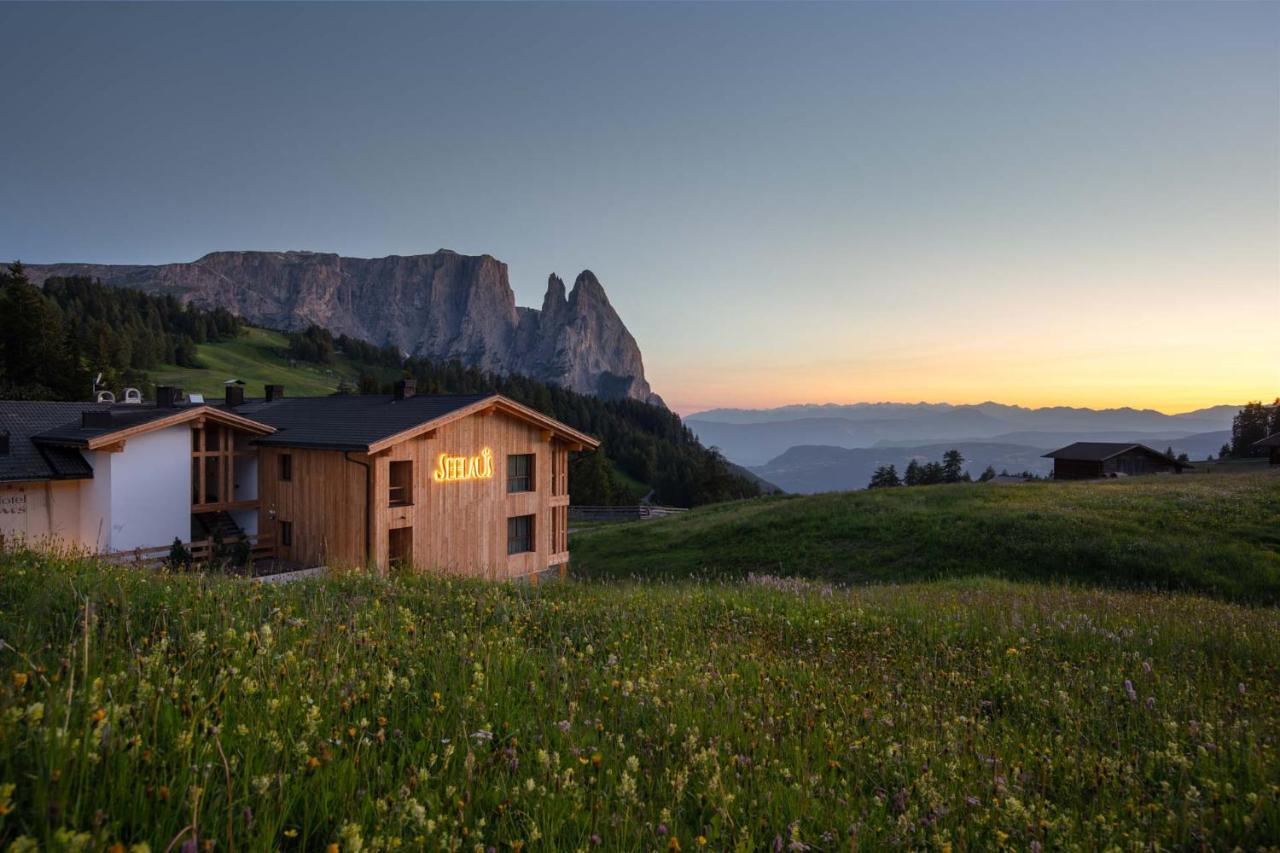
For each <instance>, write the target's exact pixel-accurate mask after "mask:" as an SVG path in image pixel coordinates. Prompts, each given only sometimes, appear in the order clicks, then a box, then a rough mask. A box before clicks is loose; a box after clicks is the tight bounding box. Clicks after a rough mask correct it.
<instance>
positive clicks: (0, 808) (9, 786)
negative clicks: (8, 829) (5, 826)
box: [0, 782, 17, 817]
mask: <svg viewBox="0 0 1280 853" xmlns="http://www.w3.org/2000/svg"><path fill="white" fill-rule="evenodd" d="M16 788H17V785H14V784H13V783H12V782H8V783H6V784H4V785H0V817H2V816H4V815H7V814H8V813H9V812H11V811H13V792H14V790H15V789H16Z"/></svg>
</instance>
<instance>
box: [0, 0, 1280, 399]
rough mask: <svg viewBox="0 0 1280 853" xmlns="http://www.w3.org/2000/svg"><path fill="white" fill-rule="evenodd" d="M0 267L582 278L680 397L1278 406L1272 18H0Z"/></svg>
mask: <svg viewBox="0 0 1280 853" xmlns="http://www.w3.org/2000/svg"><path fill="white" fill-rule="evenodd" d="M0 31H3V32H5V33H7V34H8V36H9V37H8V38H7V39H6V46H5V49H4V51H0V79H3V80H4V81H6V83H5V85H4V86H0V108H2V109H3V115H4V116H5V118H6V123H7V124H8V125H9V127H8V129H7V130H6V132H5V134H4V139H3V142H0V186H2V187H4V194H5V198H6V203H5V204H3V205H0V257H2V258H5V259H8V258H13V257H20V258H22V259H23V260H25V261H28V262H49V261H100V262H139V263H148V262H164V261H174V260H192V259H194V258H196V257H198V256H200V255H202V254H204V253H206V252H208V251H212V250H217V249H315V250H326V251H336V252H340V253H343V254H347V255H356V256H366V257H369V256H379V255H386V254H392V253H396V254H412V253H417V252H428V251H433V250H435V249H437V248H441V247H446V248H451V249H455V250H457V251H460V252H466V253H485V252H487V253H490V254H493V255H495V256H497V257H498V258H500V259H502V260H504V261H506V262H507V263H508V264H509V266H510V271H511V280H512V285H513V287H514V288H515V290H516V294H517V300H518V301H519V302H520V303H521V304H525V305H534V306H536V305H538V304H540V302H541V297H542V292H543V289H544V288H545V282H546V277H547V275H548V274H549V273H551V272H553V271H554V272H558V273H559V274H560V275H562V276H563V277H565V278H566V279H568V280H571V279H572V277H573V276H574V275H576V274H577V272H578V271H579V270H581V269H583V268H590V269H592V270H594V271H595V272H596V274H597V275H598V276H599V277H600V279H601V281H602V282H603V283H604V285H605V287H606V289H607V290H608V292H609V295H610V298H611V299H612V301H613V302H614V304H615V306H617V308H618V310H619V312H620V313H621V314H622V316H623V318H624V320H625V321H626V322H627V324H628V326H629V327H630V328H631V330H632V332H633V333H634V334H635V336H636V338H637V339H638V341H639V343H640V345H641V348H642V350H643V351H644V353H645V360H646V365H647V367H648V370H649V373H650V379H651V381H652V383H653V385H654V387H655V388H656V390H658V391H659V392H660V393H662V394H663V395H664V396H665V397H666V398H667V399H668V400H669V401H670V402H671V403H673V405H675V406H676V407H677V408H678V409H682V410H685V411H688V410H692V409H696V408H701V407H710V406H714V405H776V404H782V403H791V402H805V401H813V402H826V401H835V402H848V401H855V400H868V399H871V400H874V399H907V400H917V399H931V400H944V399H945V400H950V401H953V402H975V401H978V400H982V399H988V398H995V399H1000V400H1003V401H1007V402H1016V403H1028V404H1046V403H1052V402H1061V403H1075V404H1082V405H1110V404H1117V403H1121V402H1131V403H1135V404H1139V405H1150V406H1154V407H1157V408H1163V409H1166V410H1179V409H1185V408H1190V407H1194V406H1196V405H1200V404H1208V403H1211V402H1222V401H1235V400H1239V399H1243V398H1245V397H1258V396H1262V395H1266V394H1273V395H1274V394H1275V393H1276V392H1277V391H1278V390H1280V354H1278V352H1277V349H1276V342H1277V335H1276V332H1275V328H1276V321H1277V318H1278V317H1280V249H1278V245H1277V244H1278V237H1277V233H1278V231H1280V216H1278V212H1277V211H1278V209H1280V189H1278V183H1280V167H1278V158H1280V154H1278V151H1280V5H1277V4H1243V3H1238V4H1194V3H1179V4H1145V3H1142V4H1140V3H1132V4H1090V3H1079V4H1038V3H1036V4H1033V3H1025V4H995V3H992V4H985V3H964V4H944V5H934V4H927V3H913V4H898V5H879V4H848V5H839V4H808V5H800V4H790V5H773V4H749V5H729V4H705V5H704V4H686V5H681V4H600V5H592V4H565V5H541V4H527V5H505V4H477V5H461V4H450V5H399V4H397V5H381V4H324V5H311V4H302V3H299V4H277V5H252V4H230V5H218V6H212V5H203V4H176V5H168V4H142V5H128V6H116V5H104V4H47V5H46V4H32V5H13V4H4V5H0Z"/></svg>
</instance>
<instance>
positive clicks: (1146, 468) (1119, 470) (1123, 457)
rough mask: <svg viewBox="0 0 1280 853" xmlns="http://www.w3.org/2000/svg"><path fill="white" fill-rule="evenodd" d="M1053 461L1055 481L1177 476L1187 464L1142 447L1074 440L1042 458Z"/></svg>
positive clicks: (1109, 442) (1139, 445) (1141, 445)
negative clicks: (1152, 475) (1143, 475)
mask: <svg viewBox="0 0 1280 853" xmlns="http://www.w3.org/2000/svg"><path fill="white" fill-rule="evenodd" d="M1044 458H1046V459H1052V460H1053V478H1054V479H1055V480H1096V479H1099V478H1101V477H1116V476H1125V477H1136V476H1139V475H1142V474H1169V473H1174V474H1180V473H1182V470H1183V469H1184V468H1191V467H1194V466H1192V465H1191V463H1190V462H1179V461H1177V460H1175V459H1170V458H1169V457H1168V456H1166V455H1164V454H1163V453H1161V452H1160V451H1159V450H1155V449H1153V448H1150V447H1147V446H1146V445H1145V444H1132V443H1129V442H1113V441H1077V442H1076V443H1075V444H1069V445H1067V446H1066V447H1062V448H1059V449H1058V450H1055V451H1053V452H1051V453H1046V454H1045V455H1044Z"/></svg>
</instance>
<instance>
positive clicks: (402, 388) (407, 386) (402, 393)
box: [395, 379, 418, 400]
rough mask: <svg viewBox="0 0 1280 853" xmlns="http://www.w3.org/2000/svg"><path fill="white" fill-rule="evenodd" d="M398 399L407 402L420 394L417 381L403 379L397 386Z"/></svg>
mask: <svg viewBox="0 0 1280 853" xmlns="http://www.w3.org/2000/svg"><path fill="white" fill-rule="evenodd" d="M395 389H396V394H395V396H396V399H397V400H407V399H409V398H410V397H412V396H413V395H414V394H416V393H418V382H417V380H415V379H401V380H400V381H399V382H397V383H396V385H395Z"/></svg>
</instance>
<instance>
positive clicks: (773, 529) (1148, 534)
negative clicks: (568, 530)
mask: <svg viewBox="0 0 1280 853" xmlns="http://www.w3.org/2000/svg"><path fill="white" fill-rule="evenodd" d="M572 546H573V559H574V562H573V565H574V568H575V570H576V571H577V572H578V573H580V574H583V575H587V576H609V577H626V576H631V575H637V576H646V577H649V576H664V577H681V576H690V575H705V576H713V577H714V576H730V577H741V576H744V575H746V574H747V573H748V572H769V573H773V574H781V575H804V576H809V577H815V578H822V579H826V580H834V581H840V582H850V583H858V582H865V581H901V580H913V579H929V578H935V577H955V576H963V575H997V576H1002V577H1007V578H1012V579H1024V580H1026V579H1038V580H1071V581H1081V582H1098V583H1103V584H1108V585H1116V586H1157V587H1163V588H1171V589H1191V590H1199V591H1204V592H1212V593H1215V594H1219V595H1223V596H1227V597H1230V598H1236V599H1242V600H1256V601H1266V602H1277V601H1280V472H1257V473H1247V474H1233V475H1232V474H1208V475H1194V476H1192V475H1184V476H1182V477H1151V478H1140V479H1132V480H1115V481H1109V482H1105V483H1041V484H1028V485H1019V486H985V485H959V486H932V487H921V488H911V489H896V490H877V491H863V492H849V493H843V494H829V495H816V496H812V497H790V498H763V499H758V500H753V501H745V502H741V503H736V504H722V505H718V506H713V507H707V508H704V509H699V510H696V511H694V512H691V513H688V514H686V515H683V516H679V517H676V518H672V519H664V520H661V521H653V522H646V523H644V524H642V525H627V526H621V527H611V528H607V529H601V530H593V531H589V532H584V533H582V534H579V535H577V536H575V537H574V540H573V543H572Z"/></svg>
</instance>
